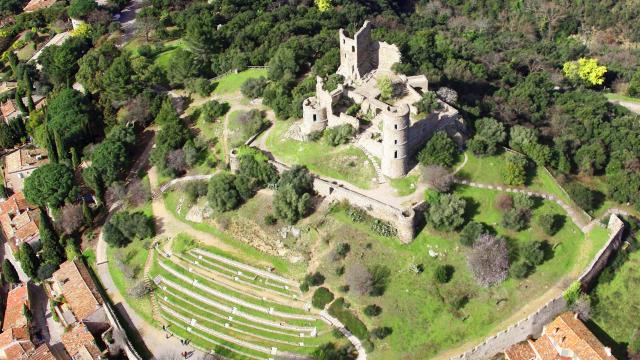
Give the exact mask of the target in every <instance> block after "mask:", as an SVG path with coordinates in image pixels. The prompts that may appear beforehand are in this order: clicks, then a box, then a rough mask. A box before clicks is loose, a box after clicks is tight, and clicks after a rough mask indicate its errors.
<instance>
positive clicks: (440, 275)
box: [433, 265, 455, 284]
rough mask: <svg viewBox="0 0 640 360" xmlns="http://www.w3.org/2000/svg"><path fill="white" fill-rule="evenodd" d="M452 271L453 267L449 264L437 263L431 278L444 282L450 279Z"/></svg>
mask: <svg viewBox="0 0 640 360" xmlns="http://www.w3.org/2000/svg"><path fill="white" fill-rule="evenodd" d="M454 271H455V269H454V267H453V266H451V265H438V266H437V267H436V270H435V272H434V273H433V278H434V279H435V280H436V281H437V282H438V283H440V284H446V283H448V282H449V281H451V278H452V277H453V272H454Z"/></svg>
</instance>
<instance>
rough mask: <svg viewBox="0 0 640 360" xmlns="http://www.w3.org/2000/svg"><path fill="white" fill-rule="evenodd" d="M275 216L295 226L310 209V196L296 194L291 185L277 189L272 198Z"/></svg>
mask: <svg viewBox="0 0 640 360" xmlns="http://www.w3.org/2000/svg"><path fill="white" fill-rule="evenodd" d="M273 207H274V210H275V215H276V217H278V218H279V219H283V220H286V221H287V222H289V223H291V224H295V223H296V222H297V221H298V220H300V219H301V218H303V217H304V216H305V215H307V213H308V211H309V208H310V207H311V195H310V194H309V193H307V192H305V193H298V192H296V190H295V188H294V187H293V186H292V185H285V186H282V187H278V190H277V191H276V194H275V196H274V198H273Z"/></svg>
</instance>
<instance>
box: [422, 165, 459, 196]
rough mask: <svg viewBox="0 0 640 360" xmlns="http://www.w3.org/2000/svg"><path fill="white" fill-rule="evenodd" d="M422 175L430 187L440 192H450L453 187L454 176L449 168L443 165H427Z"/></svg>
mask: <svg viewBox="0 0 640 360" xmlns="http://www.w3.org/2000/svg"><path fill="white" fill-rule="evenodd" d="M422 177H423V178H424V179H425V181H426V183H427V185H429V187H430V188H433V189H435V190H436V191H438V192H449V191H451V189H452V188H453V184H454V177H453V175H451V173H450V172H449V170H447V169H446V168H444V167H442V166H439V165H429V166H426V167H425V168H424V170H423V171H422Z"/></svg>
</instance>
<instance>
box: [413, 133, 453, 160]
mask: <svg viewBox="0 0 640 360" xmlns="http://www.w3.org/2000/svg"><path fill="white" fill-rule="evenodd" d="M457 154H458V148H457V146H456V143H455V142H453V140H451V138H449V135H447V133H446V132H444V131H438V132H436V133H435V134H434V135H433V136H432V137H431V139H429V141H427V143H426V145H425V146H424V148H423V149H422V150H420V152H419V153H418V161H420V164H422V165H424V166H427V165H440V166H445V167H450V166H451V165H453V164H454V163H455V162H456V160H457Z"/></svg>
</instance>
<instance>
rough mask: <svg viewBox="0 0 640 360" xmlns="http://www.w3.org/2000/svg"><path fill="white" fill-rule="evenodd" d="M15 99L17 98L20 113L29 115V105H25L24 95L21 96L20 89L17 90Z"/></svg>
mask: <svg viewBox="0 0 640 360" xmlns="http://www.w3.org/2000/svg"><path fill="white" fill-rule="evenodd" d="M15 100H16V107H18V110H20V113H21V114H22V115H23V116H27V115H29V112H28V111H27V107H26V106H24V103H23V102H22V96H20V91H17V90H16V95H15Z"/></svg>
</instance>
